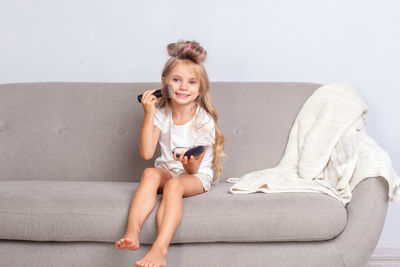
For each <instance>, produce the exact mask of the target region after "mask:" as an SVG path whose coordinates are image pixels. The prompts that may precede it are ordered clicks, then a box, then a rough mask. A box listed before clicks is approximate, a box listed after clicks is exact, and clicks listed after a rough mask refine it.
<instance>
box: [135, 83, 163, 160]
mask: <svg viewBox="0 0 400 267" xmlns="http://www.w3.org/2000/svg"><path fill="white" fill-rule="evenodd" d="M154 91H155V89H150V90H147V91H146V92H144V93H143V96H142V102H141V103H142V106H143V110H144V119H143V124H142V130H141V132H140V141H139V147H140V156H141V157H142V158H143V159H144V160H149V159H152V158H153V155H154V151H155V150H156V146H157V142H158V139H159V138H160V133H161V130H160V129H159V128H158V127H157V126H155V125H154V116H155V113H156V107H155V106H156V105H155V104H156V102H157V97H156V96H154V95H153V92H154Z"/></svg>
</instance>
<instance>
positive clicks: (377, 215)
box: [332, 176, 389, 267]
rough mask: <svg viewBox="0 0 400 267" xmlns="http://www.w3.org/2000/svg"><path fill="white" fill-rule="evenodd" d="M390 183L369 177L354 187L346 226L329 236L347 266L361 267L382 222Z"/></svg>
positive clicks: (369, 253) (380, 228) (375, 241)
mask: <svg viewBox="0 0 400 267" xmlns="http://www.w3.org/2000/svg"><path fill="white" fill-rule="evenodd" d="M388 191H389V185H388V182H387V181H386V179H385V178H384V177H380V176H378V177H368V178H365V179H364V180H362V181H361V182H360V183H359V184H358V185H357V186H356V187H355V188H354V190H353V196H352V199H351V201H350V202H349V203H347V206H346V209H347V225H346V228H345V229H344V230H343V231H342V232H341V233H340V234H339V235H338V236H337V237H336V238H335V239H334V240H332V241H333V242H334V244H335V246H336V249H337V251H338V253H339V254H340V255H341V257H342V260H343V263H344V265H345V266H347V267H352V266H360V267H361V266H362V267H364V266H365V265H366V264H367V262H368V259H369V257H370V256H371V254H372V252H373V251H374V249H375V247H376V245H377V243H378V241H379V237H380V235H381V233H382V229H383V226H384V224H385V219H386V213H387V209H388V203H389V196H388Z"/></svg>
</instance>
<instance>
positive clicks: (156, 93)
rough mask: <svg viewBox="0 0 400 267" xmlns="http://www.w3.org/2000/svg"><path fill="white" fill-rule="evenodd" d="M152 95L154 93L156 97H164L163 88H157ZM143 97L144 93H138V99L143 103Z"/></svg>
mask: <svg viewBox="0 0 400 267" xmlns="http://www.w3.org/2000/svg"><path fill="white" fill-rule="evenodd" d="M152 95H154V96H156V97H162V93H161V89H158V90H155V91H154V92H153V93H152ZM142 97H143V94H141V95H138V97H137V99H138V101H139V103H142Z"/></svg>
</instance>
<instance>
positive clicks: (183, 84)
mask: <svg viewBox="0 0 400 267" xmlns="http://www.w3.org/2000/svg"><path fill="white" fill-rule="evenodd" d="M188 88H189V85H188V84H187V83H186V82H182V83H181V88H180V89H184V90H188Z"/></svg>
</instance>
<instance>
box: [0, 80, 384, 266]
mask: <svg viewBox="0 0 400 267" xmlns="http://www.w3.org/2000/svg"><path fill="white" fill-rule="evenodd" d="M319 86H320V84H315V83H288V82H212V83H211V96H212V98H213V101H214V104H215V106H216V108H217V111H218V114H219V123H220V126H221V129H222V132H223V133H224V135H225V140H226V146H225V153H226V154H227V155H228V158H227V160H226V161H225V164H224V172H223V176H222V178H221V182H220V183H219V184H218V185H216V186H213V187H212V188H211V191H210V192H208V193H205V194H201V195H196V196H192V197H188V198H184V199H183V216H182V220H181V223H180V224H179V226H178V228H177V230H176V232H175V234H174V236H173V238H172V241H171V245H170V247H169V253H168V256H167V266H174V267H176V266H269V267H271V266H296V267H297V266H307V267H312V266H316V267H321V266H334V267H338V266H347V267H350V266H365V264H366V262H367V261H368V258H369V256H370V255H371V253H372V252H373V250H374V248H375V246H376V244H377V242H378V240H379V236H380V234H381V231H382V227H383V225H384V222H385V217H386V212H387V206H388V196H387V191H388V185H387V182H386V180H385V179H384V178H382V177H370V178H367V179H365V180H364V181H363V182H361V183H360V184H359V185H358V186H357V187H356V189H355V190H354V191H353V198H352V200H351V202H350V203H348V204H347V205H346V206H344V205H343V204H342V203H340V202H339V201H337V200H335V199H334V198H333V197H330V196H328V195H325V194H319V193H279V194H264V193H256V194H242V195H237V194H230V193H229V192H228V189H229V187H230V186H231V185H232V184H231V183H227V182H226V179H227V178H230V177H240V176H242V175H244V174H245V173H248V172H251V171H254V170H259V169H265V168H272V167H274V166H276V165H277V164H278V163H279V161H280V159H281V157H282V155H283V152H284V150H285V146H286V142H287V139H288V136H289V131H290V129H291V126H292V124H293V122H294V120H295V118H296V116H297V113H298V111H299V110H300V108H301V106H302V104H303V103H304V102H305V101H306V99H307V98H308V97H309V96H310V95H311V94H312V93H313V91H314V90H315V89H317V88H318V87H319ZM159 87H160V83H72V82H47V83H15V84H1V85H0V151H1V153H0V266H7V267H12V266H18V267H21V266H52V267H54V266H68V267H70V266H134V262H135V261H136V260H138V259H140V258H141V257H143V256H144V255H145V253H146V252H147V251H148V249H149V248H150V246H151V244H152V242H153V241H154V240H155V238H156V235H157V224H156V211H157V208H158V205H159V203H160V200H161V197H162V195H161V194H159V195H158V196H157V204H156V207H155V209H154V210H153V212H152V213H151V214H150V215H149V217H148V218H147V220H146V222H145V223H144V225H143V227H142V232H141V235H140V238H139V241H140V244H141V247H140V249H139V250H137V251H130V250H126V249H125V250H118V249H116V248H115V247H114V243H115V242H116V241H117V240H118V239H119V238H121V237H122V235H123V234H124V233H125V229H126V223H127V218H128V212H129V207H130V203H131V198H132V196H133V194H134V192H135V190H136V188H137V186H138V182H139V181H140V177H141V174H142V172H143V170H144V168H146V167H152V166H153V164H154V159H155V157H156V156H157V154H158V153H156V154H155V156H154V158H153V159H152V160H150V161H144V160H143V159H141V157H140V155H139V147H138V141H139V133H140V129H141V124H142V119H143V109H142V106H141V105H140V104H139V103H138V102H137V98H136V97H137V95H138V94H140V93H142V92H144V91H145V90H147V89H154V88H159Z"/></svg>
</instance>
